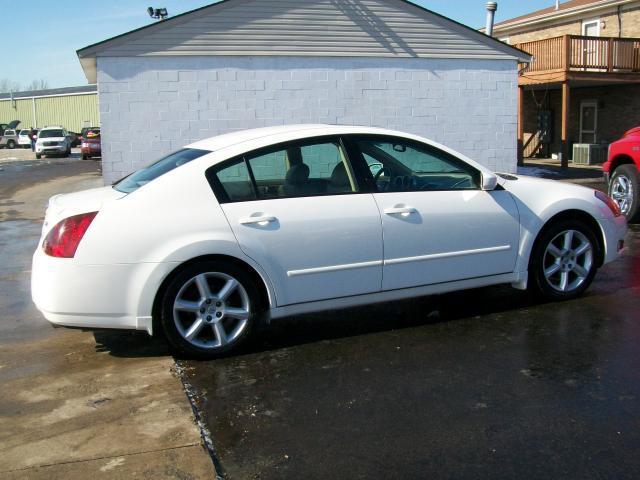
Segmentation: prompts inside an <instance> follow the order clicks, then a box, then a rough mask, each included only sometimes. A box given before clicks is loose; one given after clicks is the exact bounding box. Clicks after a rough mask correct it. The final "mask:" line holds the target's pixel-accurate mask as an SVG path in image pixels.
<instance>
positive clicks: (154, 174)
mask: <svg viewBox="0 0 640 480" xmlns="http://www.w3.org/2000/svg"><path fill="white" fill-rule="evenodd" d="M207 153H211V152H209V151H207V150H198V149H196V148H185V149H183V150H178V151H177V152H174V153H172V154H170V155H169V156H166V157H164V158H161V159H160V160H158V161H157V162H156V163H153V164H151V165H149V166H148V167H145V168H142V169H140V170H138V171H136V172H133V173H132V174H131V175H129V176H128V177H125V178H123V179H122V180H120V181H118V182H116V183H114V184H113V188H115V189H116V190H118V191H119V192H123V193H131V192H133V191H135V190H137V189H138V188H140V187H141V186H143V185H145V184H147V183H149V182H150V181H152V180H155V179H156V178H158V177H159V176H161V175H164V174H165V173H167V172H170V171H171V170H173V169H174V168H178V167H179V166H180V165H184V164H185V163H188V162H190V161H191V160H195V159H196V158H199V157H202V156H203V155H206V154H207Z"/></svg>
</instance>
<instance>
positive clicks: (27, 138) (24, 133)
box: [18, 128, 31, 148]
mask: <svg viewBox="0 0 640 480" xmlns="http://www.w3.org/2000/svg"><path fill="white" fill-rule="evenodd" d="M18 145H20V146H21V147H22V148H31V130H28V129H25V128H23V129H22V130H20V133H19V134H18Z"/></svg>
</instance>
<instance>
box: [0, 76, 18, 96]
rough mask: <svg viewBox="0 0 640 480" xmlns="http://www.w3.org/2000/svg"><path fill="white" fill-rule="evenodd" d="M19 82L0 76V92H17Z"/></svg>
mask: <svg viewBox="0 0 640 480" xmlns="http://www.w3.org/2000/svg"><path fill="white" fill-rule="evenodd" d="M18 91H20V84H19V83H18V82H14V81H13V80H9V79H8V78H0V93H9V92H18Z"/></svg>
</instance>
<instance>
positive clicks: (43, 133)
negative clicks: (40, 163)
mask: <svg viewBox="0 0 640 480" xmlns="http://www.w3.org/2000/svg"><path fill="white" fill-rule="evenodd" d="M70 154H71V142H70V141H69V136H68V134H67V131H66V130H65V129H64V128H62V127H59V126H55V127H45V128H43V129H42V130H40V132H39V133H38V140H37V141H36V158H42V156H44V155H63V156H65V157H68V156H69V155H70Z"/></svg>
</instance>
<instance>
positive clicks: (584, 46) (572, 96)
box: [493, 0, 640, 163]
mask: <svg viewBox="0 0 640 480" xmlns="http://www.w3.org/2000/svg"><path fill="white" fill-rule="evenodd" d="M549 3H550V4H551V3H553V2H551V0H550V1H549ZM493 34H494V36H495V37H497V38H499V39H500V40H502V41H504V42H507V43H509V44H511V45H513V46H515V47H518V48H521V49H523V50H525V51H527V52H528V53H530V54H532V55H533V57H534V60H533V61H532V62H531V64H530V65H528V66H525V65H523V69H522V70H521V73H520V75H519V79H518V84H519V87H520V88H519V92H520V96H519V98H520V99H519V104H520V114H521V122H520V128H519V140H520V142H521V145H522V152H521V155H522V156H524V157H529V156H550V155H552V154H561V153H563V151H564V155H563V156H562V157H563V163H564V162H567V161H568V159H569V157H570V156H572V154H573V146H574V145H575V144H594V145H598V146H601V148H600V151H601V152H602V153H603V154H605V153H606V146H607V144H608V143H610V142H611V141H614V140H616V139H617V138H619V137H620V136H621V135H622V134H623V133H624V132H625V131H626V130H628V129H629V128H631V127H634V126H637V125H640V0H570V1H567V2H564V3H559V4H558V8H556V6H555V5H552V6H551V7H549V8H546V9H543V10H539V11H536V12H532V13H530V14H527V15H524V16H521V17H517V18H513V19H510V20H506V21H504V22H500V23H498V24H496V26H495V28H494V31H493ZM600 158H602V157H600Z"/></svg>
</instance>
